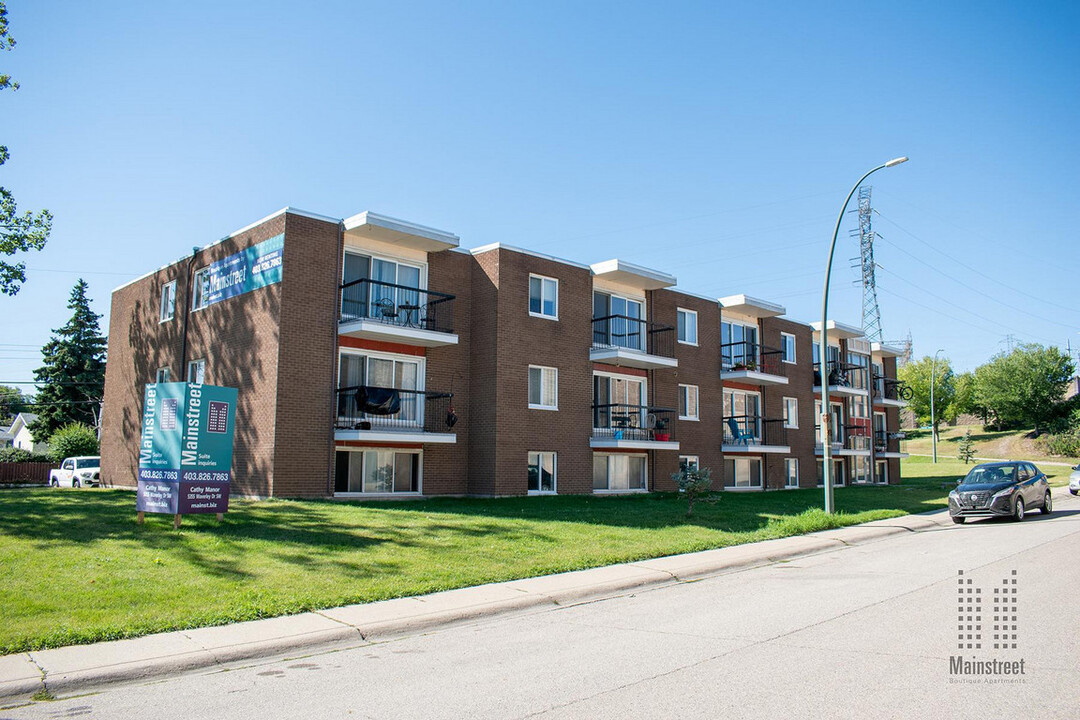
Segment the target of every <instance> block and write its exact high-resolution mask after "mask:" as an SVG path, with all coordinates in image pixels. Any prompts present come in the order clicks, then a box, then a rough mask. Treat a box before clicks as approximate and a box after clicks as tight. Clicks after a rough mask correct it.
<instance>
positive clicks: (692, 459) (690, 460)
mask: <svg viewBox="0 0 1080 720" xmlns="http://www.w3.org/2000/svg"><path fill="white" fill-rule="evenodd" d="M684 461H685V462H686V464H687V467H689V466H690V465H691V464H692V465H693V466H694V469H695V470H700V469H701V458H700V457H698V456H697V455H680V456H679V469H680V470H681V469H682V466H683V462H684Z"/></svg>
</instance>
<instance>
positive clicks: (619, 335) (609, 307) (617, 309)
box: [593, 292, 646, 352]
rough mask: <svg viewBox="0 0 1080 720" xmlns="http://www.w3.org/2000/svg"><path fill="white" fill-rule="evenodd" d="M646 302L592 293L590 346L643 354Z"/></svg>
mask: <svg viewBox="0 0 1080 720" xmlns="http://www.w3.org/2000/svg"><path fill="white" fill-rule="evenodd" d="M644 317H645V303H644V302H643V301H641V300H631V299H629V298H624V297H619V296H618V295H609V294H608V293H602V292H594V293H593V345H599V346H610V347H622V348H628V349H630V350H641V351H643V352H644V351H645V348H646V345H645V321H644V320H643V319H642V318H644Z"/></svg>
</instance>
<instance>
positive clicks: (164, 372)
mask: <svg viewBox="0 0 1080 720" xmlns="http://www.w3.org/2000/svg"><path fill="white" fill-rule="evenodd" d="M154 382H156V383H167V382H169V368H167V367H164V368H158V371H157V375H156V376H155V379H154Z"/></svg>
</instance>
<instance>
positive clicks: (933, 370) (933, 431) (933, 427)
mask: <svg viewBox="0 0 1080 720" xmlns="http://www.w3.org/2000/svg"><path fill="white" fill-rule="evenodd" d="M942 352H945V349H944V348H942V349H940V350H938V351H937V352H936V353H934V362H933V363H931V364H930V443H931V444H932V445H933V447H934V462H935V463H937V422H936V415H935V413H934V385H935V384H936V383H935V379H934V377H935V375H936V374H937V356H938V353H942Z"/></svg>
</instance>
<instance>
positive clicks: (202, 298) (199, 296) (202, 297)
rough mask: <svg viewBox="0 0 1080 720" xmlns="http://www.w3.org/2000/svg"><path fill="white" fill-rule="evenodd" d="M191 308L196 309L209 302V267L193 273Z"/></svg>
mask: <svg viewBox="0 0 1080 720" xmlns="http://www.w3.org/2000/svg"><path fill="white" fill-rule="evenodd" d="M192 285H193V289H192V293H191V309H192V310H198V309H199V308H204V307H206V306H207V305H209V304H210V268H203V269H202V270H199V271H197V272H196V273H195V279H194V282H193V283H192Z"/></svg>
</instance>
